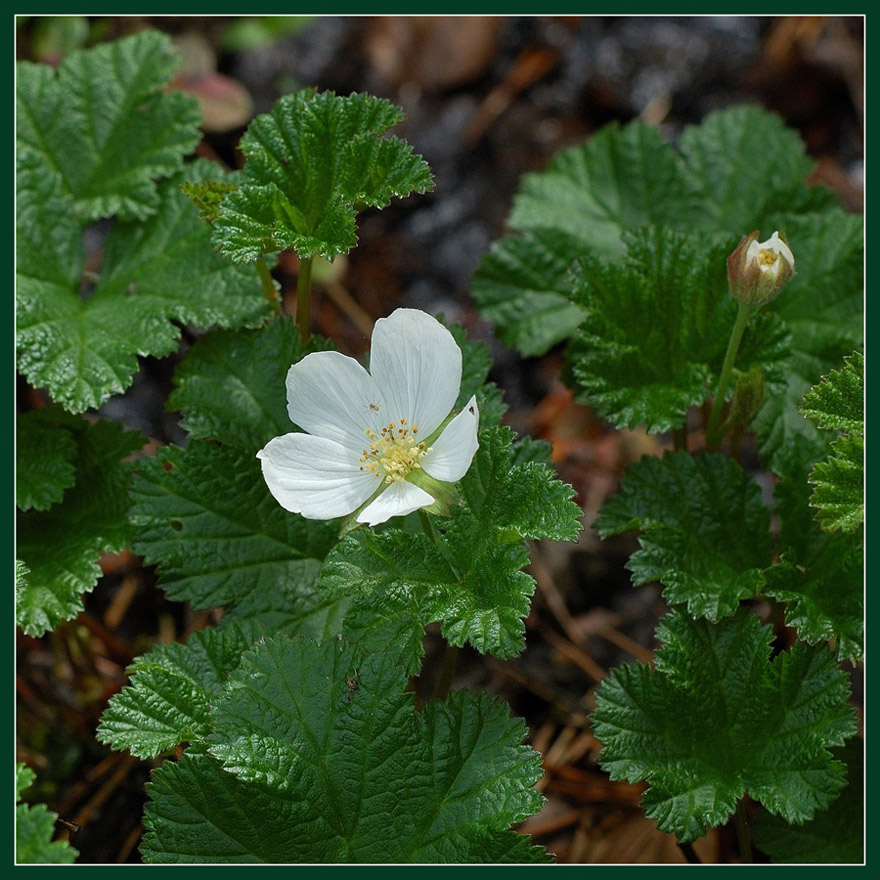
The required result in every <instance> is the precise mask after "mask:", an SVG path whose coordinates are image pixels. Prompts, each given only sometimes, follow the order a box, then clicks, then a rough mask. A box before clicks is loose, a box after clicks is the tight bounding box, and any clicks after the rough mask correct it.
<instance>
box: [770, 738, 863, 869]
mask: <svg viewBox="0 0 880 880" xmlns="http://www.w3.org/2000/svg"><path fill="white" fill-rule="evenodd" d="M834 751H835V757H837V758H839V759H840V760H842V761H843V763H844V764H845V765H846V775H847V785H846V788H844V790H843V792H842V793H841V795H840V796H839V797H838V798H837V799H836V800H835V801H834V802H833V803H832V804H831V806H830V807H829V808H828V809H827V810H822V811H821V812H818V813H816V815H815V816H814V817H813V818H812V819H811V820H810V821H809V822H804V823H803V824H802V825H791V824H789V823H787V822H785V821H783V820H782V819H780V818H779V817H778V816H774V815H772V814H771V813H768V812H767V811H766V810H763V809H762V810H759V811H758V813H757V815H756V817H755V824H754V834H755V843H756V844H757V845H758V846H759V847H760V848H761V850H763V851H764V852H765V853H766V854H767V855H769V856H770V858H771V859H772V860H773V861H774V862H781V863H789V864H793V863H799V864H823V865H827V864H848V863H854V864H862V863H864V860H865V841H864V837H863V834H862V831H863V829H864V827H865V823H864V812H865V811H864V797H865V793H864V785H863V784H862V780H863V778H864V743H863V742H862V740H861V739H859V737H853V738H852V739H850V740H847V742H846V744H845V745H844V746H843V747H842V748H841V749H839V750H837V749H835V750H834Z"/></svg>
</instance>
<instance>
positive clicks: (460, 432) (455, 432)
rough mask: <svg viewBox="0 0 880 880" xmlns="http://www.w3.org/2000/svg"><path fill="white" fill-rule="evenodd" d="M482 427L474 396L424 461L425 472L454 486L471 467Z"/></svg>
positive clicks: (448, 426) (439, 438)
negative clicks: (478, 431) (478, 434)
mask: <svg viewBox="0 0 880 880" xmlns="http://www.w3.org/2000/svg"><path fill="white" fill-rule="evenodd" d="M479 426H480V411H479V409H478V408H477V398H476V397H472V398H471V399H470V400H469V401H468V402H467V405H466V406H465V408H464V409H463V410H462V411H461V412H460V413H459V414H458V415H457V416H456V417H455V418H454V419H453V420H452V421H451V422H450V423H449V424H448V425H447V426H446V427H445V428H444V429H443V433H442V434H441V435H440V436H439V437H438V438H437V439H436V440H435V441H434V442H433V443H432V444H431V452H429V453H428V454H427V455H426V456H425V457H424V458H423V459H422V460H421V465H422V469H423V470H424V471H425V473H426V474H428V476H431V477H434V479H435V480H443V481H444V482H447V483H455V482H456V481H458V480H460V479H461V478H462V477H463V476H464V475H465V474H466V473H467V469H468V468H469V467H470V466H471V462H472V461H473V459H474V455H475V453H476V451H477V449H479V447H480V444H479V441H478V440H477V428H479Z"/></svg>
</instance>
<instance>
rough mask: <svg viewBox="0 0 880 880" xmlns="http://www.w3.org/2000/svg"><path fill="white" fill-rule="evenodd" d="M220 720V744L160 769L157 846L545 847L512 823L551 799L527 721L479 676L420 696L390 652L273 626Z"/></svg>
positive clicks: (171, 853) (228, 853)
mask: <svg viewBox="0 0 880 880" xmlns="http://www.w3.org/2000/svg"><path fill="white" fill-rule="evenodd" d="M212 723H213V728H214V732H213V733H212V734H211V735H210V736H209V738H208V741H209V743H210V752H211V755H213V756H214V757H211V756H210V755H195V756H192V757H189V756H184V758H183V759H182V760H181V761H180V762H178V763H177V764H174V763H170V762H167V763H166V764H165V765H164V766H163V767H162V769H161V770H160V771H158V772H157V773H156V774H154V777H153V781H152V783H151V784H150V785H149V794H150V797H151V801H150V803H149V804H148V805H147V809H146V815H145V824H146V826H147V828H148V833H147V836H146V838H145V841H144V844H143V848H142V849H143V853H144V857H145V859H146V860H147V861H149V862H245V861H251V862H255V861H262V862H276V863H287V862H307V863H335V862H356V863H369V862H385V863H391V864H394V863H402V862H458V863H461V862H481V861H484V860H485V859H486V857H487V855H488V856H490V857H491V858H493V859H499V860H501V861H507V860H509V859H510V858H511V857H513V858H516V859H518V860H523V861H543V860H545V859H546V856H545V854H544V851H543V850H542V849H541V848H538V847H526V846H525V845H523V844H522V843H520V842H519V840H518V837H517V835H516V834H515V833H514V832H512V831H510V830H509V826H510V825H511V824H512V823H514V822H518V821H520V820H521V819H523V818H524V817H525V816H527V815H529V814H531V813H533V812H535V811H536V810H537V809H538V807H539V806H540V803H541V800H542V798H541V796H540V795H539V794H538V793H537V792H535V791H534V790H533V789H532V787H531V786H533V785H534V783H535V782H536V781H537V779H538V778H539V776H540V773H541V770H540V758H539V756H538V755H537V754H536V753H535V752H533V751H532V750H531V749H529V748H528V747H526V746H523V745H521V743H522V741H523V739H524V738H525V735H526V730H525V727H524V725H523V724H522V722H521V721H519V720H518V719H513V718H511V717H510V713H509V710H508V708H507V707H506V706H505V705H504V704H503V703H501V702H500V701H498V700H496V699H493V698H491V697H488V696H485V695H474V694H471V693H465V692H459V693H454V694H452V695H451V696H450V697H449V698H448V700H447V701H446V702H443V703H440V702H431V703H429V704H428V705H426V706H425V707H424V708H423V710H422V711H421V712H419V713H416V712H414V698H413V695H412V693H409V692H407V690H406V675H405V672H404V671H403V670H402V669H401V668H399V667H397V666H395V664H394V660H393V658H392V657H391V656H389V655H388V654H386V653H379V654H376V655H373V656H369V657H364V658H359V657H358V656H357V655H356V654H355V653H354V652H353V651H352V649H351V648H349V647H346V646H345V645H344V643H341V642H339V641H336V640H332V641H327V642H324V643H322V644H320V645H318V644H315V643H313V642H311V641H309V640H304V639H290V638H286V637H274V638H272V639H268V640H266V641H264V642H262V643H260V644H259V645H257V646H256V647H255V648H254V649H253V650H251V651H249V652H248V653H247V654H246V655H245V657H244V658H243V660H242V663H241V666H240V667H239V669H238V670H237V671H236V672H235V673H234V674H233V676H232V680H231V682H230V684H229V685H228V686H227V688H226V691H225V694H224V696H223V697H222V698H221V699H219V700H218V701H216V703H215V705H214V708H213V712H212ZM218 762H219V763H218ZM484 844H485V846H484ZM505 856H507V858H505Z"/></svg>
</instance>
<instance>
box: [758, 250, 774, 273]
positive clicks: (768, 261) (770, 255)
mask: <svg viewBox="0 0 880 880" xmlns="http://www.w3.org/2000/svg"><path fill="white" fill-rule="evenodd" d="M778 259H779V255H778V254H777V253H776V251H773V250H770V248H761V250H759V251H758V262H759V263H760V264H761V266H763V267H765V268H767V269H769V268H770V267H771V266H772V265H773V264H774V263H775V262H776V261H777V260H778Z"/></svg>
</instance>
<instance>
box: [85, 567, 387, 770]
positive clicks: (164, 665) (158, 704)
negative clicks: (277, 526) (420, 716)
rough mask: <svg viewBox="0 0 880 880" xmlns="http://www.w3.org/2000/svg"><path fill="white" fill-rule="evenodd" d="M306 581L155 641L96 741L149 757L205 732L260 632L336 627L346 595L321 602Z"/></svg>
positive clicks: (311, 632)
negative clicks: (185, 633) (175, 637)
mask: <svg viewBox="0 0 880 880" xmlns="http://www.w3.org/2000/svg"><path fill="white" fill-rule="evenodd" d="M316 580H317V577H316V576H315V577H313V578H312V582H311V583H309V584H305V583H302V582H300V583H298V584H297V585H296V586H297V589H296V591H294V590H290V589H288V590H284V591H278V592H274V593H270V594H265V593H258V594H253V593H252V594H251V595H250V596H249V597H248V599H246V600H245V602H243V603H241V604H239V605H236V606H235V608H233V609H232V610H230V611H227V612H226V613H224V615H223V618H222V620H221V621H220V624H219V625H218V626H217V627H216V628H214V629H206V630H202V631H200V632H196V633H193V634H192V636H190V638H189V640H188V641H187V642H186V644H171V645H157V646H155V647H154V648H153V650H152V651H150V652H149V653H147V654H142V655H141V656H140V657H138V658H136V659H135V661H134V663H133V664H132V665H131V666H130V667H129V668H128V670H126V671H127V673H128V674H129V676H130V677H131V679H130V682H129V684H128V685H127V686H126V687H125V688H123V689H122V691H120V693H118V694H116V695H115V696H114V697H113V698H112V699H111V700H110V703H109V705H108V707H107V709H106V710H105V712H104V714H103V715H102V716H101V724H100V726H99V728H98V734H97V735H98V739H99V740H100V741H101V742H105V743H107V744H108V745H110V746H112V747H113V748H115V749H120V750H121V749H128V750H129V751H131V753H132V754H133V755H136V756H138V757H140V758H150V757H154V756H155V755H158V754H159V753H160V752H163V751H166V750H168V749H173V748H175V747H176V746H178V745H179V744H180V743H183V742H192V741H195V740H198V739H199V738H201V737H203V736H205V735H206V734H207V733H208V731H209V730H210V712H211V706H212V705H213V703H214V702H215V701H216V698H217V697H218V696H219V695H220V693H221V692H222V690H223V687H224V685H225V683H226V682H227V680H228V679H229V676H230V674H231V673H232V672H233V671H235V670H236V669H237V668H238V664H239V662H240V660H241V655H242V653H243V652H244V651H245V650H247V649H248V648H250V647H251V646H252V645H253V644H254V643H256V642H257V641H259V640H260V639H262V638H264V637H265V635H266V633H275V634H277V633H284V634H286V635H296V634H301V633H302V634H305V635H308V636H310V637H312V638H316V639H324V638H329V637H331V636H334V635H336V634H337V633H339V632H340V630H341V629H342V617H343V614H344V610H345V604H346V603H345V602H344V601H338V600H337V601H329V602H328V601H327V600H326V599H325V598H323V597H322V596H321V595H320V594H319V593H318V592H317V591H316V590H315V589H314V581H316ZM386 647H387V645H386V644H384V643H383V644H381V646H380V649H385V648H386Z"/></svg>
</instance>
